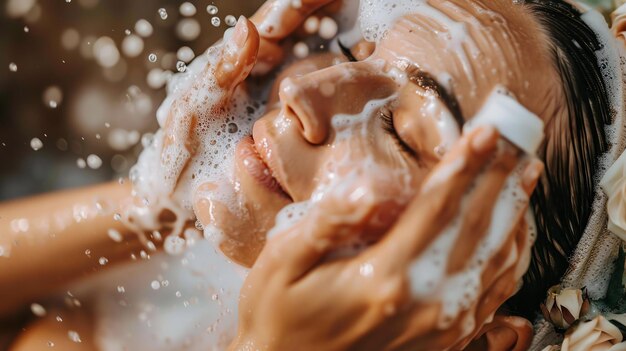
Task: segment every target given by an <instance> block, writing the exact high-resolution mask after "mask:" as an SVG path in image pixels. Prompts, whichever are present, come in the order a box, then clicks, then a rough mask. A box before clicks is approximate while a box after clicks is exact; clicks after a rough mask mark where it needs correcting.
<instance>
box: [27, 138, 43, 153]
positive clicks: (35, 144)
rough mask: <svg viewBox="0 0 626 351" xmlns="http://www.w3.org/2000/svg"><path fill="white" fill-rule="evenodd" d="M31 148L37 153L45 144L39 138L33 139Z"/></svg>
mask: <svg viewBox="0 0 626 351" xmlns="http://www.w3.org/2000/svg"><path fill="white" fill-rule="evenodd" d="M30 147H31V148H32V149H33V150H35V151H37V150H39V149H41V148H42V147H43V142H41V139H39V138H32V139H31V140H30Z"/></svg>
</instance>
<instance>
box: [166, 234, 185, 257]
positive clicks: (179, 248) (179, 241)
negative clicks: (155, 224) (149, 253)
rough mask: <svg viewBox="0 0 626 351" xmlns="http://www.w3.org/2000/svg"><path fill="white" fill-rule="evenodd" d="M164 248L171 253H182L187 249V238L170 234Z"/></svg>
mask: <svg viewBox="0 0 626 351" xmlns="http://www.w3.org/2000/svg"><path fill="white" fill-rule="evenodd" d="M163 249H164V250H165V252H167V253H168V254H170V255H180V254H181V253H182V252H183V251H184V250H185V239H183V238H181V237H179V236H176V235H170V236H168V237H167V238H165V242H164V243H163Z"/></svg>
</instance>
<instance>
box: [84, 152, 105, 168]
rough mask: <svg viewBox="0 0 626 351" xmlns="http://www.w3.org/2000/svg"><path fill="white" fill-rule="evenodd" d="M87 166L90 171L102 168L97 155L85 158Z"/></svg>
mask: <svg viewBox="0 0 626 351" xmlns="http://www.w3.org/2000/svg"><path fill="white" fill-rule="evenodd" d="M87 165H88V166H89V168H91V169H98V168H100V166H102V159H101V158H100V157H98V155H94V154H91V155H89V156H87Z"/></svg>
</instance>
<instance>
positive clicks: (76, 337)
mask: <svg viewBox="0 0 626 351" xmlns="http://www.w3.org/2000/svg"><path fill="white" fill-rule="evenodd" d="M66 1H67V0H66ZM67 336H68V337H69V338H70V340H72V341H73V342H75V343H81V342H82V340H80V335H79V334H78V333H77V332H76V331H75V330H70V331H68V332H67Z"/></svg>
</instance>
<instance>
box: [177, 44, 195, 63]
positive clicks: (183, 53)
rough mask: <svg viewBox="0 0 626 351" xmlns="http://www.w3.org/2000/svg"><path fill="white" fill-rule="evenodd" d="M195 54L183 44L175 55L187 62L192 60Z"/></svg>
mask: <svg viewBox="0 0 626 351" xmlns="http://www.w3.org/2000/svg"><path fill="white" fill-rule="evenodd" d="M195 56H196V54H195V53H194V52H193V50H192V49H191V48H190V47H189V46H183V47H181V48H180V49H178V51H177V52H176V57H177V58H178V59H179V60H181V61H183V62H189V61H191V60H193V58H194V57H195Z"/></svg>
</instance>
